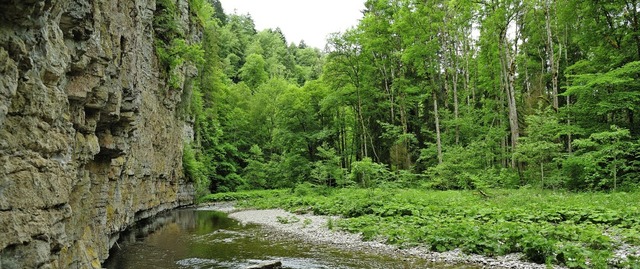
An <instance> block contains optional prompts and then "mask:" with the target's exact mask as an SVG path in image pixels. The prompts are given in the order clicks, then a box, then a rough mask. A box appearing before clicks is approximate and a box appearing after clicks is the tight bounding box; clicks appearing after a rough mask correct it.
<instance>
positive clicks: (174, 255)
mask: <svg viewBox="0 0 640 269" xmlns="http://www.w3.org/2000/svg"><path fill="white" fill-rule="evenodd" d="M273 260H279V261H281V262H282V264H283V267H284V268H473V267H467V266H449V265H438V264H432V263H429V262H428V261H426V260H422V259H418V258H407V257H396V256H392V255H389V256H388V255H381V254H379V253H370V252H363V251H358V250H354V251H345V250H342V249H337V248H335V247H332V246H330V245H323V244H320V245H318V244H310V243H307V242H304V241H302V240H297V239H295V238H286V237H282V236H273V234H271V233H270V231H269V230H268V229H265V228H262V227H261V226H258V225H242V224H240V223H238V222H237V221H235V220H233V219H230V218H228V217H227V215H226V214H225V213H222V212H216V211H202V210H191V209H181V210H174V211H170V212H167V213H164V214H160V215H159V216H157V217H155V218H152V219H150V220H146V221H144V222H143V223H140V224H138V225H137V226H136V227H134V228H133V229H131V231H129V232H127V233H125V234H124V235H123V236H122V237H121V239H120V241H119V242H118V244H117V245H116V246H114V248H113V249H112V250H111V253H110V258H109V259H108V260H107V261H105V263H104V265H103V267H104V268H108V269H129V268H131V269H133V268H136V269H137V268H167V269H171V268H176V269H186V268H194V269H195V268H198V269H205V268H207V269H213V268H239V269H241V268H246V267H248V266H251V265H255V264H258V263H261V262H265V261H273Z"/></svg>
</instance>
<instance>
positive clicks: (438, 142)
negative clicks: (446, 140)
mask: <svg viewBox="0 0 640 269" xmlns="http://www.w3.org/2000/svg"><path fill="white" fill-rule="evenodd" d="M432 96H433V116H434V119H435V123H436V146H437V148H438V164H441V163H442V140H441V138H440V117H439V116H438V97H437V96H436V91H435V90H434V91H433V92H432Z"/></svg>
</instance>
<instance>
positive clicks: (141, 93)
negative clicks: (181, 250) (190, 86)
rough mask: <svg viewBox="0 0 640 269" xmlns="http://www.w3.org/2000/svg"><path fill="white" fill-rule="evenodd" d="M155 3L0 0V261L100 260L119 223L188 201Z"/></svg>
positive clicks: (18, 264) (5, 264)
mask: <svg viewBox="0 0 640 269" xmlns="http://www.w3.org/2000/svg"><path fill="white" fill-rule="evenodd" d="M155 6H156V3H155V1H154V0H0V268H5V269H8V268H100V267H101V262H102V261H103V260H104V259H106V258H107V256H108V253H109V248H110V247H111V246H112V245H113V244H114V243H115V242H116V240H117V238H118V236H119V233H120V232H121V231H123V230H125V229H126V228H127V227H129V226H130V225H131V224H133V223H135V222H136V221H138V220H140V219H143V218H147V217H150V216H152V215H155V214H156V213H158V212H160V211H163V210H167V209H171V208H175V207H178V206H181V205H186V204H190V203H192V200H193V198H192V197H193V187H192V185H191V184H190V183H188V182H186V181H185V178H184V176H183V171H182V144H183V140H184V131H183V129H184V122H182V121H181V120H179V117H178V116H177V115H176V112H175V111H176V110H177V109H176V106H177V103H178V102H179V98H176V92H175V91H176V90H175V89H171V90H169V89H168V88H167V86H165V83H164V82H163V81H165V79H163V78H162V72H160V69H159V64H158V60H157V57H156V55H155V51H154V28H153V16H154V10H155ZM183 12H184V10H183ZM187 15H188V14H187ZM185 17H188V16H185ZM187 23H188V22H187ZM177 96H179V94H178V95H177Z"/></svg>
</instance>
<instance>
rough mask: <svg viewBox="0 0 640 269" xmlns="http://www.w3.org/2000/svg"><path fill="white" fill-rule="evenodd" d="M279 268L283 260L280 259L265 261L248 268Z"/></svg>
mask: <svg viewBox="0 0 640 269" xmlns="http://www.w3.org/2000/svg"><path fill="white" fill-rule="evenodd" d="M278 268H282V262H280V261H269V262H263V263H261V264H256V265H251V266H249V267H247V268H246V269H278Z"/></svg>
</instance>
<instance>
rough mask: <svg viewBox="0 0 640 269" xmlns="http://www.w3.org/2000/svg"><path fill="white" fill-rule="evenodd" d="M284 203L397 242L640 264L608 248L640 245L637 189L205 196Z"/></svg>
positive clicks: (577, 262) (596, 264) (607, 264)
mask: <svg viewBox="0 0 640 269" xmlns="http://www.w3.org/2000/svg"><path fill="white" fill-rule="evenodd" d="M230 200H237V201H238V205H239V206H244V207H253V208H283V209H287V210H289V211H293V212H307V211H308V212H313V213H315V214H323V215H339V216H342V217H344V218H343V219H342V220H340V221H338V222H337V223H334V224H333V225H334V226H335V227H337V228H339V229H343V230H346V231H349V232H354V233H362V235H363V236H364V238H365V239H383V240H386V242H387V243H389V244H395V245H399V246H401V247H410V246H425V247H428V248H429V249H431V250H433V251H439V252H443V251H448V250H453V249H457V248H459V249H462V250H463V251H465V252H467V253H476V254H482V255H486V256H498V255H504V254H508V253H514V252H522V253H524V255H525V256H526V258H527V259H528V260H529V261H533V262H537V263H547V264H561V265H565V266H568V267H570V268H611V267H621V268H640V261H639V260H638V259H637V257H635V256H630V257H628V258H626V259H623V260H622V261H617V262H614V261H613V259H612V258H613V257H614V251H616V250H618V249H626V252H629V248H630V247H631V249H633V248H635V246H640V208H639V207H638V206H639V205H640V204H639V203H638V202H640V193H613V194H608V193H578V194H576V193H558V192H550V191H549V192H547V191H544V192H543V191H538V190H531V189H521V190H491V191H488V192H484V193H480V192H478V191H431V190H418V189H384V190H382V189H327V188H314V187H311V186H307V185H302V186H299V187H297V188H296V189H295V190H275V191H250V192H238V193H219V194H213V195H209V196H207V197H205V198H204V199H203V201H205V202H207V201H230Z"/></svg>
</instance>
